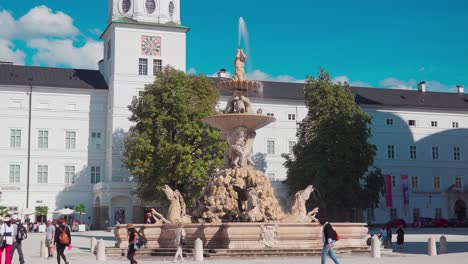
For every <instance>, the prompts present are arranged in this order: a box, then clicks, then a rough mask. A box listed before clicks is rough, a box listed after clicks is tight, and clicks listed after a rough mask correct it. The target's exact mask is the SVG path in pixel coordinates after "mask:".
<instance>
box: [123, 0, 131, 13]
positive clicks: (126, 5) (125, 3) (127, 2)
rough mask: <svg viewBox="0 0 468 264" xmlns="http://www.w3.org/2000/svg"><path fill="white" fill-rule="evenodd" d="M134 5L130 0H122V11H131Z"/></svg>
mask: <svg viewBox="0 0 468 264" xmlns="http://www.w3.org/2000/svg"><path fill="white" fill-rule="evenodd" d="M131 6H132V2H131V1H130V0H122V12H123V13H124V14H126V13H128V11H130V7H131Z"/></svg>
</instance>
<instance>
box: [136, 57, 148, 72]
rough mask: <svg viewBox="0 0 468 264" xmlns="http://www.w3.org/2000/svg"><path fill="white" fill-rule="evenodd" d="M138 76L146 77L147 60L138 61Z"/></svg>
mask: <svg viewBox="0 0 468 264" xmlns="http://www.w3.org/2000/svg"><path fill="white" fill-rule="evenodd" d="M138 74H139V75H148V59H139V64H138Z"/></svg>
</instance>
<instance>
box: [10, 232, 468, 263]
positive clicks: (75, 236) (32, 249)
mask: <svg viewBox="0 0 468 264" xmlns="http://www.w3.org/2000/svg"><path fill="white" fill-rule="evenodd" d="M370 232H371V233H377V232H378V230H371V231H370ZM442 234H443V235H445V236H446V237H447V241H448V244H447V247H448V253H447V254H443V255H439V256H436V257H428V256H426V255H425V254H426V252H427V239H428V237H429V236H431V235H433V236H434V237H435V238H436V240H437V241H438V240H439V237H440V236H441V235H442ZM44 236H45V234H39V233H33V234H29V238H28V239H27V240H25V241H24V242H23V251H24V254H25V258H26V263H34V264H47V263H51V264H52V263H56V259H49V260H48V259H43V258H40V257H39V248H40V241H41V239H43V238H44ZM92 237H96V238H98V239H103V240H104V241H105V243H106V246H108V247H112V246H113V245H114V243H115V241H114V238H113V234H112V233H110V232H104V231H92V232H83V233H72V244H73V248H72V250H70V251H68V250H67V251H66V252H65V253H66V255H67V257H68V260H69V262H70V264H75V263H86V264H92V263H103V262H98V261H96V257H95V256H94V255H93V254H91V253H90V252H89V248H90V239H91V238H92ZM394 240H395V239H394ZM338 257H339V260H340V263H345V264H346V263H349V264H354V263H355V264H357V263H363V264H365V263H377V264H380V263H382V264H410V263H411V264H413V263H424V264H436V263H437V264H439V263H468V261H467V259H468V229H465V228H457V229H454V228H446V229H407V230H406V236H405V245H404V248H403V249H395V250H394V252H393V253H390V254H384V255H383V256H382V258H380V259H372V258H370V257H369V256H367V255H341V256H338ZM137 259H138V261H139V263H171V262H172V258H171V257H165V258H156V257H137ZM291 261H293V262H294V264H302V263H304V264H306V263H307V264H310V263H320V258H319V257H290V258H285V257H279V258H259V259H248V258H239V259H214V260H213V259H211V260H210V259H206V261H205V262H206V263H211V264H218V263H219V264H221V263H223V264H224V263H226V264H235V263H236V264H237V263H252V264H283V263H287V262H291ZM186 262H190V263H198V262H194V261H192V259H189V258H187V259H186ZM2 263H3V261H2ZM18 263H19V261H18V256H17V255H15V257H14V259H13V264H18ZM62 263H63V262H62ZM105 263H115V264H120V263H129V262H128V261H127V260H126V259H125V257H118V258H113V259H109V260H108V261H106V262H105ZM327 263H333V262H332V261H331V260H330V259H328V260H327Z"/></svg>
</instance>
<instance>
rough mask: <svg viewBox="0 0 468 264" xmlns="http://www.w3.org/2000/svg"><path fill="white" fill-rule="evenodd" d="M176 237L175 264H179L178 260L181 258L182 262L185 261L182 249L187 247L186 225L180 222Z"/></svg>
mask: <svg viewBox="0 0 468 264" xmlns="http://www.w3.org/2000/svg"><path fill="white" fill-rule="evenodd" d="M177 227H178V228H177V231H176V236H175V238H174V245H175V246H176V247H177V251H176V253H175V256H174V263H175V262H177V259H178V258H179V257H180V260H181V261H184V256H183V254H182V247H183V246H185V236H186V235H187V234H186V233H185V229H184V224H183V223H182V222H179V223H178V224H177Z"/></svg>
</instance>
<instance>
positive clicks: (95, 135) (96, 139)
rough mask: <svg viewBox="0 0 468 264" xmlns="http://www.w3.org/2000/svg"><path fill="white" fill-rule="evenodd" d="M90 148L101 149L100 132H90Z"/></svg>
mask: <svg viewBox="0 0 468 264" xmlns="http://www.w3.org/2000/svg"><path fill="white" fill-rule="evenodd" d="M91 146H92V148H93V149H95V150H100V149H102V137H101V132H92V133H91Z"/></svg>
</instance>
